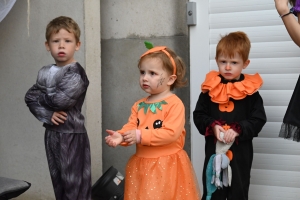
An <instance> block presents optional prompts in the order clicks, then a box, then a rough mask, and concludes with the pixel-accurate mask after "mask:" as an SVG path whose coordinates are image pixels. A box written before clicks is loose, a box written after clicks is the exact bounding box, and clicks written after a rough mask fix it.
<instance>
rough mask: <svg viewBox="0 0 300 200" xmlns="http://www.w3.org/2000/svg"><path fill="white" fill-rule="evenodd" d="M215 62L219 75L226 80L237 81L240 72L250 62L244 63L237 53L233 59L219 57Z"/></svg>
mask: <svg viewBox="0 0 300 200" xmlns="http://www.w3.org/2000/svg"><path fill="white" fill-rule="evenodd" d="M216 62H217V65H218V68H219V72H220V74H221V75H222V76H223V77H224V78H225V79H226V80H238V79H239V78H240V75H241V73H242V70H243V69H245V68H246V67H247V66H248V65H249V63H250V60H246V61H245V62H244V61H243V59H242V57H241V56H240V55H239V54H238V53H235V54H234V56H233V57H228V56H224V55H220V56H218V57H217V58H216Z"/></svg>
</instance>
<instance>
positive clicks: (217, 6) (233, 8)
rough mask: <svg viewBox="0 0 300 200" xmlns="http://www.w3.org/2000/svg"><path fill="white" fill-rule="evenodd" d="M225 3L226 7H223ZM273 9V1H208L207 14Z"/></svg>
mask: <svg viewBox="0 0 300 200" xmlns="http://www.w3.org/2000/svg"><path fill="white" fill-rule="evenodd" d="M224 3H226V5H224ZM272 9H274V1H273V0H267V1H266V0H264V1H263V0H251V1H241V0H226V2H224V0H213V1H210V9H209V13H210V14H214V13H232V12H241V11H242V12H245V11H253V10H272Z"/></svg>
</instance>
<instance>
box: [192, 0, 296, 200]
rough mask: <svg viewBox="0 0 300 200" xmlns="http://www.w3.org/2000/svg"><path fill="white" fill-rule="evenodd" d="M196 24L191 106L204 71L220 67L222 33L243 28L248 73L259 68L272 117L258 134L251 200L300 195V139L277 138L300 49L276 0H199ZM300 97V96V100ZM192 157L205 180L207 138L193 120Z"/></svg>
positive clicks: (291, 198)
mask: <svg viewBox="0 0 300 200" xmlns="http://www.w3.org/2000/svg"><path fill="white" fill-rule="evenodd" d="M193 2H196V4H197V25H196V26H192V27H190V55H191V57H190V64H191V65H190V67H191V111H193V110H194V108H195V105H196V101H197V99H198V95H199V92H200V85H201V83H202V82H203V80H204V77H205V74H206V73H207V72H208V71H210V70H217V65H216V63H215V60H214V57H215V48H216V44H217V42H218V40H219V39H220V35H224V34H225V33H229V32H232V31H238V30H240V31H244V32H245V33H247V35H248V36H249V38H250V40H251V44H252V48H251V52H250V60H251V62H250V65H249V66H248V68H247V69H246V70H245V71H244V72H245V73H256V72H258V73H260V74H261V76H262V78H263V80H264V85H263V87H262V88H261V89H260V93H261V96H262V98H263V100H264V105H265V110H266V113H267V119H268V121H267V123H266V125H265V127H264V128H263V130H262V131H261V133H260V134H259V137H258V138H255V139H254V152H255V154H254V160H253V167H252V172H251V186H250V198H249V199H251V200H296V199H300V143H296V142H293V141H289V140H284V139H282V138H278V132H279V130H280V126H281V122H282V118H283V116H284V113H285V110H286V108H287V105H288V102H289V99H290V97H291V95H292V92H293V89H294V87H295V84H296V81H297V78H298V76H299V74H300V49H299V48H298V47H297V46H296V45H295V44H294V43H293V42H292V41H291V39H290V37H289V35H288V34H287V31H286V30H285V28H284V26H283V23H282V21H281V19H280V17H278V14H277V11H276V10H275V5H274V0H209V1H208V0H194V1H193ZM299 103H300V102H299ZM191 125H192V129H191V130H192V162H193V164H194V167H195V169H196V173H197V176H198V180H199V183H200V184H202V182H201V176H202V167H203V160H204V152H203V151H204V138H203V136H201V135H200V134H199V133H198V131H197V129H196V127H195V126H194V124H193V122H192V113H191Z"/></svg>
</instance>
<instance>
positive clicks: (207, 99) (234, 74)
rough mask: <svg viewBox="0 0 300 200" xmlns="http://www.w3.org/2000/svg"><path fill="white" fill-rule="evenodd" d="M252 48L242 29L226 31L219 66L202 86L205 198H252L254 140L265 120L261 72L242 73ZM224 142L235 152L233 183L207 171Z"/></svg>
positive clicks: (199, 112)
mask: <svg viewBox="0 0 300 200" xmlns="http://www.w3.org/2000/svg"><path fill="white" fill-rule="evenodd" d="M250 47H251V44H250V40H249V38H248V37H247V35H246V34H245V33H243V32H233V33H230V34H228V35H225V36H223V37H222V38H221V40H220V41H219V43H218V45H217V49H216V58H215V59H216V62H217V65H218V68H219V71H218V72H217V71H211V72H209V73H208V74H207V75H206V79H205V81H204V82H203V83H202V86H201V89H202V92H201V94H200V96H199V99H198V102H197V104H196V108H195V110H194V113H193V118H194V123H195V125H196V127H197V129H198V130H199V132H200V134H202V135H204V136H205V161H204V168H203V177H202V181H203V190H204V191H203V197H202V200H209V199H211V200H226V199H227V200H229V199H230V200H246V199H248V191H249V185H250V171H251V166H252V160H253V146H252V140H253V138H254V137H257V136H258V133H259V132H260V131H261V129H262V127H263V126H264V124H265V122H266V114H265V110H264V106H263V100H262V98H261V96H260V94H259V92H258V89H259V88H260V87H261V85H262V83H263V82H262V79H261V77H260V76H259V74H254V75H250V74H242V70H243V69H245V68H246V67H247V66H248V65H249V63H250V60H249V59H248V56H249V52H250ZM225 127H226V128H225ZM220 142H221V143H222V144H224V145H226V144H227V145H228V144H230V145H231V146H228V147H229V150H231V152H232V154H233V155H232V160H231V161H230V166H231V172H232V177H230V178H232V179H231V181H229V183H231V186H230V184H229V186H230V187H229V186H228V184H226V185H227V186H225V184H224V185H223V186H222V184H221V183H220V182H218V183H217V184H212V182H211V180H213V179H215V178H216V177H214V175H215V174H213V173H211V174H212V176H207V169H208V171H209V169H211V168H212V167H211V162H210V158H211V157H212V156H213V155H214V154H215V153H216V144H219V143H220ZM222 159H223V158H222ZM215 164H216V163H214V165H215ZM221 181H222V180H221ZM215 186H216V187H215ZM217 188H218V189H217ZM213 189H214V190H213ZM211 194H212V195H211Z"/></svg>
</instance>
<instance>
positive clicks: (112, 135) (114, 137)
mask: <svg viewBox="0 0 300 200" xmlns="http://www.w3.org/2000/svg"><path fill="white" fill-rule="evenodd" d="M106 132H107V133H108V134H109V135H108V136H106V137H105V142H106V144H107V145H108V146H110V147H116V146H118V145H119V144H120V143H121V142H123V136H122V135H121V134H120V133H118V132H116V131H113V130H108V129H106Z"/></svg>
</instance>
